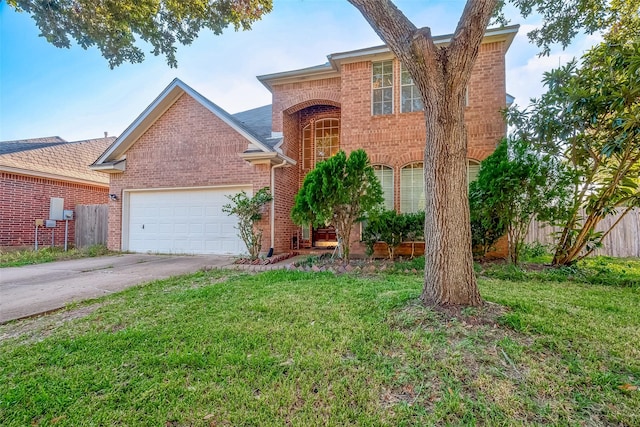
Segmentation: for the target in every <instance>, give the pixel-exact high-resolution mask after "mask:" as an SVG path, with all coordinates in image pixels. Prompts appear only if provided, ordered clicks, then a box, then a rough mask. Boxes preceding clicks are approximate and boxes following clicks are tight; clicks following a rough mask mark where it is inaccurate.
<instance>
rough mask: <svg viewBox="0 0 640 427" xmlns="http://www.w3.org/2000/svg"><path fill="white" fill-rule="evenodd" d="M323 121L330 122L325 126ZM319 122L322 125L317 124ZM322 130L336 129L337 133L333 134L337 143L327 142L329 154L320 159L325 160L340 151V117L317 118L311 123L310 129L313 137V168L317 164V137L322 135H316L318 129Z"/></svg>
mask: <svg viewBox="0 0 640 427" xmlns="http://www.w3.org/2000/svg"><path fill="white" fill-rule="evenodd" d="M333 122H335V125H334V124H333ZM325 123H331V124H330V125H329V126H326V127H325ZM319 124H321V125H322V126H319ZM321 129H322V130H324V129H331V130H333V129H336V130H337V133H336V135H335V138H336V141H337V144H336V145H335V146H334V145H333V142H332V141H331V142H330V143H329V155H328V156H326V157H325V158H323V159H322V160H320V161H323V160H327V159H328V158H330V157H333V156H335V155H336V154H337V153H338V151H340V119H338V118H326V119H319V120H316V121H315V122H314V124H313V129H312V138H313V160H314V161H313V167H314V168H315V166H316V165H317V164H318V139H320V138H322V136H318V131H319V130H321ZM333 137H334V136H333V135H331V136H330V138H333Z"/></svg>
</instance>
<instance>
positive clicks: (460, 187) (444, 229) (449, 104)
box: [421, 91, 482, 306]
mask: <svg viewBox="0 0 640 427" xmlns="http://www.w3.org/2000/svg"><path fill="white" fill-rule="evenodd" d="M438 92H439V93H437V94H431V95H427V96H426V97H425V98H428V102H427V103H425V121H426V127H427V141H426V146H425V150H424V182H425V188H424V193H425V225H424V236H425V270H424V288H423V290H422V297H421V298H422V300H423V301H424V302H425V303H426V304H428V305H473V306H477V305H480V304H482V300H481V298H480V293H479V291H478V286H477V283H476V277H475V274H474V271H473V255H472V253H471V223H470V220H469V199H468V195H467V192H468V188H467V138H466V129H465V126H464V117H463V114H464V106H463V104H462V101H463V96H464V95H463V93H462V94H461V95H460V96H458V97H457V98H459V99H451V98H450V97H445V96H443V93H441V92H440V91H438ZM425 101H427V99H425Z"/></svg>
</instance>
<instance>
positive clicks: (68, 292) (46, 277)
mask: <svg viewBox="0 0 640 427" xmlns="http://www.w3.org/2000/svg"><path fill="white" fill-rule="evenodd" d="M232 262H233V259H232V258H231V257H226V256H220V255H193V256H189V255H181V256H172V255H147V254H123V255H117V256H108V257H98V258H82V259H76V260H69V261H57V262H51V263H46V264H38V265H28V266H23V267H10V268H2V269H0V323H5V322H8V321H10V320H14V319H20V318H23V317H27V316H33V315H36V314H40V313H45V312H48V311H52V310H56V309H58V308H61V307H64V306H65V305H66V304H68V303H70V302H72V301H82V300H86V299H91V298H97V297H100V296H102V295H105V294H109V293H113V292H118V291H121V290H123V289H126V288H128V287H131V286H134V285H138V284H141V283H145V282H149V281H151V280H156V279H164V278H167V277H171V276H177V275H180V274H186V273H193V272H196V271H198V270H200V269H203V268H221V267H225V266H230V265H231V264H232Z"/></svg>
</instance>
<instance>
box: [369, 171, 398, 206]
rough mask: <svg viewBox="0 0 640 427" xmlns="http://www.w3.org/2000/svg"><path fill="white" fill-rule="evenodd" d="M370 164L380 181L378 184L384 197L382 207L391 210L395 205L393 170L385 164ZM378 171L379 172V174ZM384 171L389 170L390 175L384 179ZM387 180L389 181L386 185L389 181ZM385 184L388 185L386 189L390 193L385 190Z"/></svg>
mask: <svg viewBox="0 0 640 427" xmlns="http://www.w3.org/2000/svg"><path fill="white" fill-rule="evenodd" d="M372 166H373V171H374V173H375V175H376V178H378V181H380V186H381V187H382V196H383V197H384V202H383V204H384V208H385V209H387V210H393V209H394V207H395V203H394V200H395V188H394V187H395V186H394V175H395V173H394V170H393V168H392V167H390V166H387V165H382V164H376V165H372ZM378 172H380V174H379V173H378ZM384 172H390V173H391V177H390V178H386V179H385V178H384V174H383V173H384ZM387 181H391V183H390V184H391V185H390V186H389V185H388V184H389V183H388V182H387ZM385 185H387V186H388V189H389V190H390V194H387V193H386V192H385ZM387 196H389V197H387Z"/></svg>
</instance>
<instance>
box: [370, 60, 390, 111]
mask: <svg viewBox="0 0 640 427" xmlns="http://www.w3.org/2000/svg"><path fill="white" fill-rule="evenodd" d="M372 65H373V68H372V76H371V87H372V102H371V113H372V114H373V115H374V116H377V115H382V114H393V61H382V62H374V63H373V64H372Z"/></svg>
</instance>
